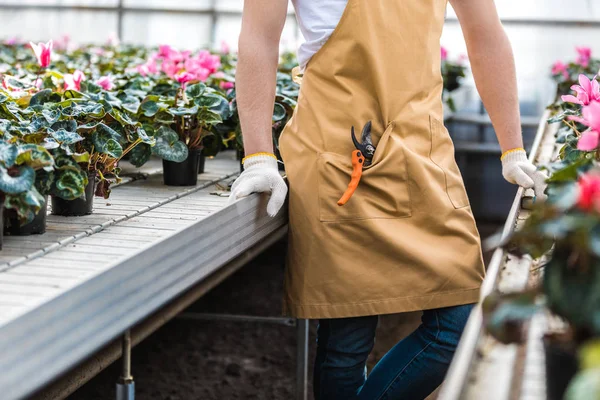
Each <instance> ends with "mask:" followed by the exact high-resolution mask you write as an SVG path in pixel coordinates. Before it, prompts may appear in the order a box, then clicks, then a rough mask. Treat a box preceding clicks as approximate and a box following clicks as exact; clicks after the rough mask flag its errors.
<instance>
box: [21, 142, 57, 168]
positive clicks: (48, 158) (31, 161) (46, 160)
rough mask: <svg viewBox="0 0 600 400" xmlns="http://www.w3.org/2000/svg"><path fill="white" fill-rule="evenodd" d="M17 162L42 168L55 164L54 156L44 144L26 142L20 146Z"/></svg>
mask: <svg viewBox="0 0 600 400" xmlns="http://www.w3.org/2000/svg"><path fill="white" fill-rule="evenodd" d="M17 164H26V165H29V166H30V167H32V168H33V169H40V168H46V167H52V166H54V158H53V157H52V155H51V154H50V153H49V152H48V150H46V149H45V148H44V147H43V146H40V145H37V144H25V145H22V146H20V147H19V156H18V157H17Z"/></svg>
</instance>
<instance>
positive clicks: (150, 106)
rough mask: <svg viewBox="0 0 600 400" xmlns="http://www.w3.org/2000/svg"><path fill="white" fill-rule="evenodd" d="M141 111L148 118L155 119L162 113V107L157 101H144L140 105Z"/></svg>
mask: <svg viewBox="0 0 600 400" xmlns="http://www.w3.org/2000/svg"><path fill="white" fill-rule="evenodd" d="M140 110H141V111H143V113H144V115H145V116H146V117H153V116H155V115H156V113H158V112H159V111H160V107H159V106H158V103H157V102H156V101H153V100H148V101H146V100H144V101H143V102H142V104H141V105H140Z"/></svg>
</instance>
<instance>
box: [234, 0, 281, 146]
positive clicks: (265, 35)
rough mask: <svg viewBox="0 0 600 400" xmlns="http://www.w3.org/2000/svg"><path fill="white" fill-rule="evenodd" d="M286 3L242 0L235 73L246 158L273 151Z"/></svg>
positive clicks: (268, 0) (267, 0) (271, 0)
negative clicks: (274, 110) (277, 81)
mask: <svg viewBox="0 0 600 400" xmlns="http://www.w3.org/2000/svg"><path fill="white" fill-rule="evenodd" d="M287 7H288V2H287V0H245V1H244V12H243V16H242V32H241V34H240V39H239V56H238V57H239V58H238V64H237V73H236V95H237V104H238V110H239V114H240V122H241V124H242V132H243V136H244V150H245V153H246V155H251V154H254V153H258V152H269V153H272V152H273V138H272V133H271V126H272V118H273V106H274V103H275V83H276V74H277V65H278V63H279V40H280V37H281V32H282V30H283V26H284V24H285V19H286V15H287Z"/></svg>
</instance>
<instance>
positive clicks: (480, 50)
mask: <svg viewBox="0 0 600 400" xmlns="http://www.w3.org/2000/svg"><path fill="white" fill-rule="evenodd" d="M451 3H452V7H453V8H454V11H456V15H457V16H458V19H459V21H460V26H461V28H462V31H463V34H464V36H465V40H466V42H467V50H468V52H469V60H470V61H471V67H472V69H473V76H474V77H475V83H476V85H477V90H478V92H479V95H480V96H481V99H482V100H483V104H484V105H485V108H486V110H487V112H488V114H489V115H490V118H491V120H492V123H493V125H494V129H495V130H496V135H497V136H498V141H499V142H500V147H501V148H502V151H503V152H505V151H507V150H511V149H514V148H519V147H523V139H522V135H521V117H520V114H519V98H518V93H517V78H516V72H515V61H514V57H513V52H512V47H511V45H510V42H509V41H508V37H507V36H506V33H505V32H504V28H503V27H502V24H501V22H500V18H499V17H498V12H497V11H496V5H495V4H494V0H451Z"/></svg>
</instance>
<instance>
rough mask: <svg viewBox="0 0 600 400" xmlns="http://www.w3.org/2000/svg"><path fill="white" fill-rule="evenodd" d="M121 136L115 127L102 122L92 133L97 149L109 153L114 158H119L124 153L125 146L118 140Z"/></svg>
mask: <svg viewBox="0 0 600 400" xmlns="http://www.w3.org/2000/svg"><path fill="white" fill-rule="evenodd" d="M120 138H121V136H120V135H119V134H118V133H117V132H116V131H115V130H114V129H112V128H109V127H108V126H106V125H104V124H100V125H98V127H97V128H96V130H95V131H94V133H93V134H92V143H93V144H94V147H95V149H96V151H98V152H100V153H104V154H108V155H109V156H110V157H112V158H119V157H121V155H122V154H123V148H122V147H121V145H120V144H119V142H118V141H119V139H120Z"/></svg>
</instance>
